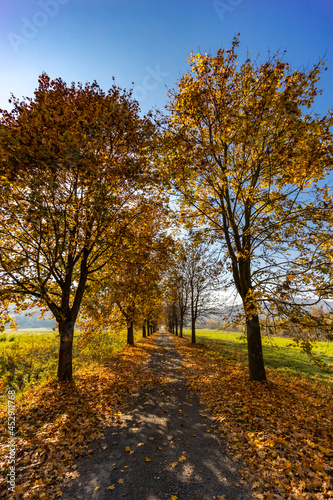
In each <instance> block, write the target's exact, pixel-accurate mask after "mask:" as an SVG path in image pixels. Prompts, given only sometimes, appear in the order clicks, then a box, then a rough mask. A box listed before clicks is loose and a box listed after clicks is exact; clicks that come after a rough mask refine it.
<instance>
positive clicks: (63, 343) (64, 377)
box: [58, 319, 74, 381]
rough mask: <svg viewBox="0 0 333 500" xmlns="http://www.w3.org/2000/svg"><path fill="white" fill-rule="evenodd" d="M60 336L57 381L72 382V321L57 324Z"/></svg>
mask: <svg viewBox="0 0 333 500" xmlns="http://www.w3.org/2000/svg"><path fill="white" fill-rule="evenodd" d="M58 328H59V334H60V348H59V361H58V379H59V380H61V381H71V380H72V375H73V374H72V357H73V336H74V321H73V320H71V319H70V320H68V319H67V320H64V321H60V322H59V323H58Z"/></svg>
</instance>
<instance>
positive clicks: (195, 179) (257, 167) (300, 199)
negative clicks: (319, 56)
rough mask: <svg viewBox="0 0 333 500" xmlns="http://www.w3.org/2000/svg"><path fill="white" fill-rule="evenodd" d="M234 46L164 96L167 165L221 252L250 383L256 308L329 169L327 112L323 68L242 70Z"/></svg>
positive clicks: (258, 373) (275, 64) (193, 62)
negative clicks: (235, 300)
mask: <svg viewBox="0 0 333 500" xmlns="http://www.w3.org/2000/svg"><path fill="white" fill-rule="evenodd" d="M238 44H239V42H238V38H236V39H234V41H233V44H232V48H231V49H230V50H228V51H225V50H224V49H223V50H222V49H219V50H218V52H217V55H216V56H215V57H213V56H211V55H209V54H197V55H195V54H191V57H190V66H191V71H190V72H189V73H188V74H186V75H185V76H183V77H182V78H181V80H180V81H179V83H178V85H177V88H176V89H175V90H173V91H172V92H170V101H169V105H168V107H167V109H168V113H169V114H168V117H167V127H166V129H165V136H164V143H163V147H164V155H163V162H164V164H165V165H167V166H168V168H169V174H170V175H171V178H172V183H173V187H174V189H175V190H176V191H177V193H178V194H179V196H180V198H181V201H182V203H183V207H184V208H185V209H187V210H190V211H191V210H192V211H193V212H194V213H195V214H196V215H197V218H198V219H199V220H201V221H202V223H203V224H205V225H208V226H209V227H210V228H211V231H212V234H213V235H215V239H216V241H219V242H220V244H221V245H222V246H223V247H224V248H225V251H226V255H227V256H228V259H229V263H230V271H231V273H232V276H233V281H234V284H235V287H236V289H237V292H238V294H239V296H240V297H241V300H242V303H243V307H244V315H245V320H246V327H247V343H248V360H249V375H250V379H251V380H265V379H266V374H265V368H264V361H263V354H262V344H261V333H260V324H259V315H260V308H261V304H262V303H264V302H265V301H267V300H269V299H270V298H271V297H272V295H273V294H274V292H275V290H276V287H277V286H280V285H281V283H282V282H285V281H286V280H287V279H288V274H289V262H288V261H287V262H286V263H285V265H281V262H282V261H281V259H282V260H285V256H286V254H287V252H288V243H289V241H290V239H292V240H293V243H295V238H294V236H295V235H297V231H298V227H301V226H302V223H303V221H304V219H306V218H307V217H308V214H309V212H308V208H309V203H308V200H307V198H306V196H305V194H306V192H307V190H308V189H309V187H310V185H311V183H313V182H315V181H318V180H320V179H322V178H323V177H324V176H325V175H326V173H327V172H328V169H329V168H330V166H331V164H332V162H331V158H332V153H331V151H332V136H331V133H330V127H331V125H332V113H328V114H327V116H324V117H319V116H317V115H314V114H313V113H311V110H310V108H311V106H312V104H313V102H314V99H315V97H316V96H317V95H318V93H320V90H319V89H318V88H317V86H316V83H317V81H318V80H319V77H320V71H321V70H322V68H323V63H322V62H319V63H318V64H317V65H315V66H314V67H313V68H311V69H310V70H295V71H291V69H290V67H289V65H288V63H286V62H283V61H282V57H281V55H280V54H279V53H277V54H276V55H274V56H269V57H268V60H267V61H266V62H264V63H258V62H253V61H251V59H250V57H248V58H247V59H246V61H245V62H244V63H243V64H242V65H240V66H238V65H237V63H238V61H237V54H236V48H237V46H238ZM294 248H295V246H294ZM273 268H274V272H272V269H273ZM272 280H273V282H272Z"/></svg>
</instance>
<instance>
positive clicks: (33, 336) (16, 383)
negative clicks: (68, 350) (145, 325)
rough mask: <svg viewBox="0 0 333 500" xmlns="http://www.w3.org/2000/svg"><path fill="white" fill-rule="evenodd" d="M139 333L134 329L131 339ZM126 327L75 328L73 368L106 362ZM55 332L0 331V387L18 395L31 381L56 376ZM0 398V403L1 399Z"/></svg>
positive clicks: (119, 344)
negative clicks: (89, 331) (88, 331)
mask: <svg viewBox="0 0 333 500" xmlns="http://www.w3.org/2000/svg"><path fill="white" fill-rule="evenodd" d="M140 337H141V333H140V332H135V335H134V339H135V341H137V340H138V339H139V338H140ZM126 340H127V339H126V331H124V330H122V331H120V332H114V331H104V332H95V333H93V334H90V335H84V334H83V333H82V332H75V334H74V343H73V371H74V373H75V372H76V371H78V370H80V369H82V368H85V367H88V366H93V365H96V364H98V365H101V364H103V363H106V362H107V361H108V360H109V359H110V356H112V353H114V352H115V351H118V350H120V349H121V348H122V347H124V346H125V345H126ZM58 350H59V335H58V332H55V331H53V330H46V329H43V328H41V329H38V328H36V329H22V330H7V331H5V332H3V333H1V334H0V389H1V392H2V397H1V398H2V399H3V398H4V394H6V392H7V390H8V389H15V390H16V392H17V396H18V397H20V396H21V395H22V394H24V392H25V391H26V390H27V389H28V388H29V387H31V386H32V385H34V384H40V383H42V382H44V381H46V380H48V379H51V378H55V377H56V372H57V363H58ZM2 399H1V400H0V403H1V402H2Z"/></svg>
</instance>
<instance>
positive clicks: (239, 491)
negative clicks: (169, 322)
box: [62, 332, 253, 500]
mask: <svg viewBox="0 0 333 500" xmlns="http://www.w3.org/2000/svg"><path fill="white" fill-rule="evenodd" d="M181 363H182V362H181V358H180V356H179V355H178V353H177V352H176V350H175V348H174V347H173V344H172V341H171V340H170V338H169V336H168V335H167V334H166V333H163V332H160V333H159V335H158V338H157V341H156V351H155V353H154V354H153V355H152V359H151V361H150V364H151V366H152V367H153V368H155V369H157V370H158V371H159V372H160V373H161V374H162V376H163V377H164V383H163V384H162V385H159V386H157V387H155V388H154V389H152V390H145V391H142V392H140V394H138V395H137V397H136V398H135V400H133V403H132V404H131V406H130V407H129V409H128V412H127V413H126V414H122V415H121V416H120V417H119V419H120V421H122V422H120V426H118V427H111V428H109V429H107V430H106V431H105V434H104V439H99V440H97V441H95V442H94V443H92V444H91V445H90V446H89V449H92V450H94V453H93V455H92V456H91V457H85V458H83V459H81V460H78V461H77V463H76V465H77V468H76V471H77V477H76V478H75V479H72V480H70V482H69V484H67V486H66V487H63V488H62V491H63V492H64V494H63V497H62V499H63V500H70V499H82V500H88V499H89V500H90V499H91V500H95V499H96V500H104V499H111V498H113V499H117V500H118V499H121V498H126V499H129V500H164V499H165V500H171V498H172V497H173V496H174V497H173V498H174V499H176V498H178V499H179V500H213V499H219V498H221V499H224V498H225V499H226V500H249V499H251V498H253V497H252V495H251V492H250V491H248V490H247V489H246V487H244V486H243V485H242V484H241V482H240V476H239V473H238V472H237V469H238V468H240V464H237V463H236V462H234V461H233V460H232V459H231V458H230V457H229V456H228V455H227V454H226V451H225V448H224V446H223V443H220V441H219V438H218V436H217V434H215V433H214V428H213V427H212V425H211V420H210V419H209V417H208V416H207V415H205V412H204V410H203V408H202V406H201V405H200V404H199V402H198V399H197V397H196V396H194V395H191V394H190V393H189V392H188V390H187V388H186V386H185V380H184V379H183V378H182V377H181ZM127 447H129V448H127ZM103 448H104V449H103ZM126 450H127V451H126ZM107 488H110V489H107ZM223 495H224V496H223Z"/></svg>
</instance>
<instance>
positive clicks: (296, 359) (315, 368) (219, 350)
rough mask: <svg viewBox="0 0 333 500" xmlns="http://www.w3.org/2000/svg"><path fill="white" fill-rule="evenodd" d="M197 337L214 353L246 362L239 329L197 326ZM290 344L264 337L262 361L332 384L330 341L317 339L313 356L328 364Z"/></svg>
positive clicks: (288, 340) (332, 371)
mask: <svg viewBox="0 0 333 500" xmlns="http://www.w3.org/2000/svg"><path fill="white" fill-rule="evenodd" d="M184 336H185V337H187V338H190V337H191V332H190V329H187V328H186V329H185V330H184ZM196 338H197V342H198V343H203V344H204V345H205V349H206V350H207V351H208V352H209V353H210V354H211V355H213V356H214V357H215V356H218V357H224V358H226V359H228V360H230V361H237V362H240V363H247V344H246V338H245V336H244V334H242V333H236V332H225V331H218V330H207V329H202V330H200V329H198V330H197V331H196ZM291 344H292V341H291V339H286V338H282V337H263V354H264V360H265V365H266V366H267V367H270V368H274V369H276V370H278V371H279V372H282V373H285V374H292V375H304V376H306V377H308V378H310V379H312V380H318V381H321V382H324V383H329V384H333V342H317V343H316V345H315V347H314V349H313V355H314V358H315V359H317V360H319V361H321V362H324V363H325V364H326V365H327V368H325V367H321V366H319V365H318V364H316V363H315V362H314V360H311V359H310V358H309V356H308V355H307V354H305V353H302V352H301V350H300V348H299V347H297V346H291Z"/></svg>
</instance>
